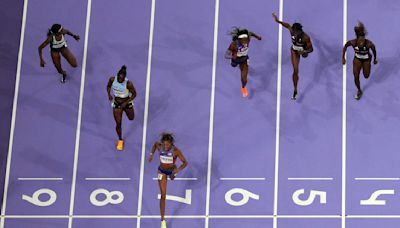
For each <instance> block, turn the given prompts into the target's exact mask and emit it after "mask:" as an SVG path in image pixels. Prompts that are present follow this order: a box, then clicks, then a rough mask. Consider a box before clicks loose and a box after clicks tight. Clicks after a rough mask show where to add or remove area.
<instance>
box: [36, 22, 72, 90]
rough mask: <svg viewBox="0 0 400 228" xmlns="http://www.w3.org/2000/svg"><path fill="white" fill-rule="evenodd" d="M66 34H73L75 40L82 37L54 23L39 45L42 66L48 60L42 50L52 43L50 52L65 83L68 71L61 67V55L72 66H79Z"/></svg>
mask: <svg viewBox="0 0 400 228" xmlns="http://www.w3.org/2000/svg"><path fill="white" fill-rule="evenodd" d="M65 35H70V36H72V37H73V38H74V39H75V40H77V41H78V40H79V39H80V37H79V36H78V35H75V34H73V33H71V32H70V31H68V30H67V29H65V28H63V27H62V26H61V25H60V24H54V25H52V26H51V28H50V29H49V31H48V33H47V39H46V40H45V41H44V42H43V43H42V44H41V45H40V46H39V49H38V51H39V57H40V66H41V67H44V65H45V64H46V62H45V61H44V59H43V54H42V50H43V48H45V47H46V46H47V45H49V44H50V54H51V58H52V60H53V63H54V66H55V67H56V69H57V72H58V73H59V74H61V82H62V83H64V82H65V80H66V77H67V73H66V71H64V70H63V68H62V67H61V55H62V56H63V57H64V58H65V59H66V60H67V62H68V63H69V64H70V65H71V66H72V67H74V68H75V67H77V66H78V63H77V61H76V58H75V56H74V55H73V54H72V52H71V51H70V50H69V49H68V45H67V41H66V40H65Z"/></svg>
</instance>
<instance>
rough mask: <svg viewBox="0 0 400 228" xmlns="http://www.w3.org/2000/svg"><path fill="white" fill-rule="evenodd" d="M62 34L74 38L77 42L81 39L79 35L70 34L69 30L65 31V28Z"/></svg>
mask: <svg viewBox="0 0 400 228" xmlns="http://www.w3.org/2000/svg"><path fill="white" fill-rule="evenodd" d="M62 33H63V34H67V35H70V36H72V37H74V39H75V40H77V41H78V40H79V39H80V37H79V36H78V35H75V34H73V33H72V32H70V31H69V30H68V29H64V28H63V30H62Z"/></svg>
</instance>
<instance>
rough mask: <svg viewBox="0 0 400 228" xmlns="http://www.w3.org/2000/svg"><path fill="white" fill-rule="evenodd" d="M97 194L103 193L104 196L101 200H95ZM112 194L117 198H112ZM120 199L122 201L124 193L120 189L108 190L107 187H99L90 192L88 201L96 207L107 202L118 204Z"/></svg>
mask: <svg viewBox="0 0 400 228" xmlns="http://www.w3.org/2000/svg"><path fill="white" fill-rule="evenodd" d="M98 195H105V196H106V198H105V199H104V200H102V201H99V200H97V196H98ZM113 196H116V197H117V198H115V199H114V198H113ZM122 201H124V194H123V193H122V192H120V191H112V192H110V191H108V190H107V189H104V188H99V189H96V190H94V191H93V192H92V194H90V202H91V203H92V204H93V205H94V206H97V207H103V206H106V205H107V204H120V203H122Z"/></svg>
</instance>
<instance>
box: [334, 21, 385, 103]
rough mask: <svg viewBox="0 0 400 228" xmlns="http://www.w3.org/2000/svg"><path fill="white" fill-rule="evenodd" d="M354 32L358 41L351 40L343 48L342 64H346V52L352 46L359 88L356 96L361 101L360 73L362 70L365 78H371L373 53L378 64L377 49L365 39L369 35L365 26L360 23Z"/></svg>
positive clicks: (355, 74) (356, 80) (355, 75)
mask: <svg viewBox="0 0 400 228" xmlns="http://www.w3.org/2000/svg"><path fill="white" fill-rule="evenodd" d="M354 32H355V33H356V39H353V40H349V41H347V43H346V44H345V45H344V47H343V54H342V63H343V65H344V64H346V57H345V55H346V50H347V47H349V46H352V47H353V49H354V59H353V74H354V83H355V84H356V87H357V94H356V95H355V96H354V98H355V99H356V100H360V99H361V96H362V94H363V92H362V90H361V85H360V72H361V69H362V71H363V74H364V78H366V79H367V78H369V75H370V73H371V59H372V56H371V53H370V50H372V53H373V54H374V64H377V63H378V61H377V60H376V49H375V45H374V43H372V41H370V40H368V39H366V38H365V36H366V35H367V30H366V29H365V27H364V24H363V23H361V22H358V25H357V26H355V27H354Z"/></svg>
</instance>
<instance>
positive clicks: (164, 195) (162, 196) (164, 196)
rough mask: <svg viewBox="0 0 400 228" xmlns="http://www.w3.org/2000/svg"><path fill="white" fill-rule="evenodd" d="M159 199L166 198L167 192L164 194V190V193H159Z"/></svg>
mask: <svg viewBox="0 0 400 228" xmlns="http://www.w3.org/2000/svg"><path fill="white" fill-rule="evenodd" d="M160 199H161V200H166V199H167V194H166V193H165V192H164V193H161V197H160Z"/></svg>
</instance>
